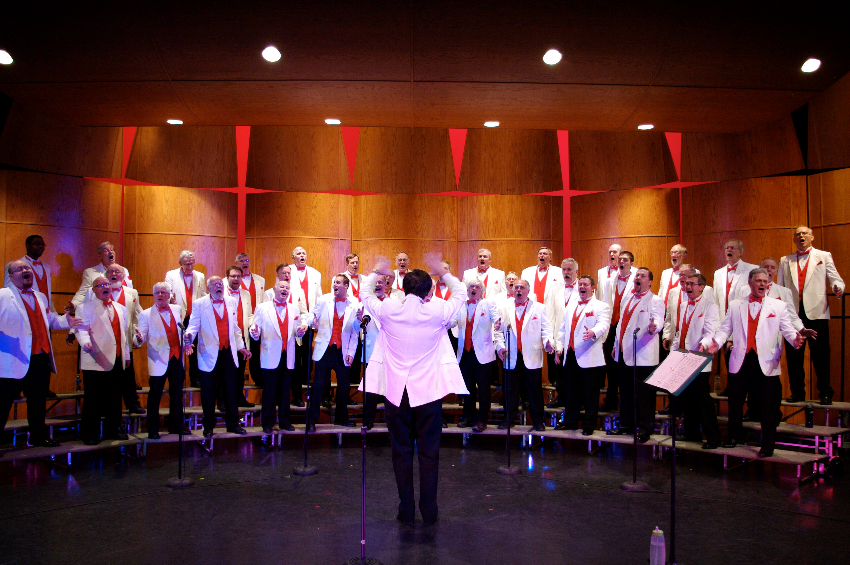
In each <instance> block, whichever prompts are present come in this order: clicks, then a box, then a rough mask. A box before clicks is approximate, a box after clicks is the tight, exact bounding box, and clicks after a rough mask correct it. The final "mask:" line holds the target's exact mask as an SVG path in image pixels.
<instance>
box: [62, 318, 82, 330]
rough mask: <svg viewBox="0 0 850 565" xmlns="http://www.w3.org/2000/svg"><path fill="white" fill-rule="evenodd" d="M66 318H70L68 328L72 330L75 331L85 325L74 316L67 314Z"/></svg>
mask: <svg viewBox="0 0 850 565" xmlns="http://www.w3.org/2000/svg"><path fill="white" fill-rule="evenodd" d="M66 317H67V318H68V327H69V328H71V329H74V328H76V327H77V326H79V325H80V324H82V323H83V321H82V320H80V319H79V318H75V317H74V315H73V314H66Z"/></svg>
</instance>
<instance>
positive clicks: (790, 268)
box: [776, 247, 844, 320]
mask: <svg viewBox="0 0 850 565" xmlns="http://www.w3.org/2000/svg"><path fill="white" fill-rule="evenodd" d="M776 280H777V282H778V283H779V284H780V285H781V286H784V287H785V288H787V289H789V290H790V291H791V300H793V304H794V311H795V312H797V311H799V309H800V285H799V281H798V278H797V253H792V254H791V255H786V256H785V257H783V258H782V259H780V260H779V274H778V275H777V277H776ZM827 283H829V288H830V290H832V286H833V285H838V286H839V288H841V290H842V291H843V290H844V280H843V279H842V278H841V275H839V274H838V270H837V269H836V268H835V263H834V262H833V260H832V253H829V252H828V251H821V250H820V249H815V248H814V247H812V249H811V251H809V261H808V268H807V269H806V281H805V282H804V283H803V304H804V305H805V306H806V316H808V318H809V319H810V320H828V319H829V304H828V302H827V299H826V292H827V289H826V286H827Z"/></svg>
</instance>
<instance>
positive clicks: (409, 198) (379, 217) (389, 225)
mask: <svg viewBox="0 0 850 565" xmlns="http://www.w3.org/2000/svg"><path fill="white" fill-rule="evenodd" d="M457 205H458V200H457V199H456V198H453V197H450V196H417V195H412V194H411V195H405V194H397V195H395V194H394V195H387V196H362V197H361V196H358V197H356V198H355V199H354V207H353V216H352V238H353V239H357V240H372V239H374V240H383V239H401V240H411V241H413V240H419V239H422V240H428V241H434V240H451V241H455V240H456V239H457Z"/></svg>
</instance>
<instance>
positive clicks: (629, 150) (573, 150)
mask: <svg viewBox="0 0 850 565" xmlns="http://www.w3.org/2000/svg"><path fill="white" fill-rule="evenodd" d="M552 133H553V135H554V132H552ZM677 180H679V179H678V177H677V176H676V168H675V166H674V165H673V157H672V156H671V154H670V149H669V147H668V146H667V139H666V138H665V137H664V133H662V132H645V131H636V132H603V131H575V132H570V189H572V190H588V191H590V190H623V189H628V188H636V187H641V186H655V185H659V184H665V183H668V182H675V181H677Z"/></svg>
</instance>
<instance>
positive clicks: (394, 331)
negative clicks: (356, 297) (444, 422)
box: [360, 273, 469, 407]
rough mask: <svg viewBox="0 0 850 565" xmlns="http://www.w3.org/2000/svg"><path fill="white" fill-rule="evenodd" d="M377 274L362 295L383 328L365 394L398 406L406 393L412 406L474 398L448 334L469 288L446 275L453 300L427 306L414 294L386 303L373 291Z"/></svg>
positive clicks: (368, 278) (368, 369) (364, 284)
mask: <svg viewBox="0 0 850 565" xmlns="http://www.w3.org/2000/svg"><path fill="white" fill-rule="evenodd" d="M377 276H378V275H376V274H374V273H372V274H370V275H369V276H368V277H366V279H365V280H364V281H363V288H362V289H361V291H360V293H361V294H360V296H361V299H362V300H363V304H364V305H365V307H366V308H367V309H368V311H369V313H370V315H371V316H372V319H374V320H377V322H378V323H379V324H380V327H381V331H380V333H379V334H378V341H377V343H376V345H375V349H374V351H373V352H372V357H371V359H370V360H369V367H368V368H367V369H366V391H367V392H374V393H376V394H383V395H384V396H385V397H386V399H387V401H388V402H391V403H393V404H394V405H395V406H398V405H399V404H401V399H402V396H404V391H405V389H406V390H407V396H408V400H409V401H410V406H412V407H416V406H421V405H423V404H427V403H428V402H433V401H435V400H439V399H441V398H443V397H444V396H446V395H447V394H451V393H456V394H469V391H468V390H467V389H466V386H465V385H464V384H463V376H462V375H461V374H460V368H459V367H458V363H457V356H456V355H455V352H454V351H452V348H451V343H450V342H449V336H448V333H446V327H448V325H449V322H451V320H452V319H454V317H455V316H457V312H458V310H459V309H460V308H461V307H462V305H463V304H465V303H466V299H467V296H466V287H465V286H464V284H463V283H462V282H460V281H459V280H458V279H456V278H455V277H454V276H453V275H446V276H445V277H444V279H443V280H444V282H447V283H448V284H449V288H450V289H451V291H452V295H451V298H449V299H448V300H432V301H431V302H424V301H423V300H422V299H421V298H419V297H418V296H414V295H409V296H407V297H405V299H404V301H403V302H399V301H398V300H384V301H381V300H379V299H378V298H377V297H376V296H375V290H374V289H375V280H376V278H377Z"/></svg>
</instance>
